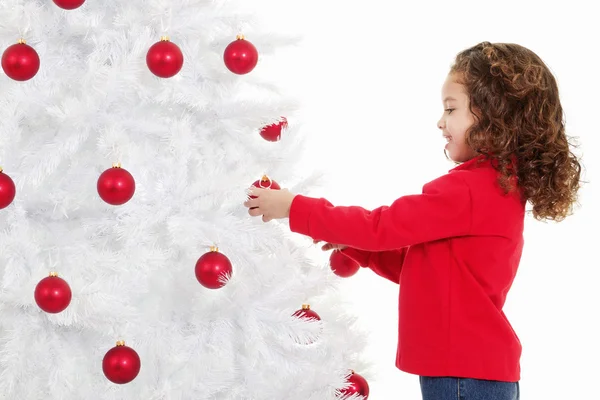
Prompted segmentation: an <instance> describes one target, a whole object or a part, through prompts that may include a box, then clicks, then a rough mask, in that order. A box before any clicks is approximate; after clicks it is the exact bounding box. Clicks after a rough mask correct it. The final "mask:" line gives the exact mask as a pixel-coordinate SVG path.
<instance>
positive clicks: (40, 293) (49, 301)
mask: <svg viewBox="0 0 600 400" xmlns="http://www.w3.org/2000/svg"><path fill="white" fill-rule="evenodd" d="M71 296H72V294H71V288H70V287H69V284H68V283H67V282H66V281H65V280H64V279H62V278H59V277H58V274H57V273H56V272H50V276H47V277H46V278H44V279H42V280H41V281H40V282H39V283H38V284H37V285H36V287H35V291H34V294H33V297H34V299H35V302H36V303H37V305H38V306H39V307H40V308H41V309H42V310H43V311H45V312H47V313H50V314H57V313H59V312H62V311H64V310H65V309H66V308H67V307H68V306H69V304H70V303H71Z"/></svg>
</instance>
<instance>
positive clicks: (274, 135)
mask: <svg viewBox="0 0 600 400" xmlns="http://www.w3.org/2000/svg"><path fill="white" fill-rule="evenodd" d="M287 127H288V123H287V119H286V118H285V117H281V121H279V122H276V123H274V124H269V125H266V126H264V127H263V128H262V129H261V130H260V136H262V138H263V139H265V140H267V141H269V142H277V141H278V140H280V139H281V132H282V131H283V130H284V129H287Z"/></svg>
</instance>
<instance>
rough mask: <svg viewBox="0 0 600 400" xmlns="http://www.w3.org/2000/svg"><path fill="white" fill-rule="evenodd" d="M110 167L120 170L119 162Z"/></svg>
mask: <svg viewBox="0 0 600 400" xmlns="http://www.w3.org/2000/svg"><path fill="white" fill-rule="evenodd" d="M112 167H113V168H121V163H120V162H116V163H113V165H112Z"/></svg>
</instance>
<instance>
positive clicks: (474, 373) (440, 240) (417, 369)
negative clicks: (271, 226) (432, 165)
mask: <svg viewBox="0 0 600 400" xmlns="http://www.w3.org/2000/svg"><path fill="white" fill-rule="evenodd" d="M479 161H481V162H479ZM497 177H498V173H497V172H496V170H495V169H494V168H493V167H492V165H491V162H490V161H487V160H484V159H483V158H482V157H478V158H475V159H472V160H470V161H467V162H465V163H463V164H460V165H459V166H457V167H456V168H454V169H452V170H450V171H449V173H448V174H446V175H443V176H441V177H440V178H437V179H435V180H434V181H432V182H429V183H427V184H426V185H425V186H424V187H423V193H422V194H419V195H409V196H403V197H400V198H399V199H397V200H395V201H394V202H393V203H392V204H391V205H390V206H383V207H379V208H377V209H375V210H373V211H368V210H365V209H363V208H361V207H356V206H351V207H340V206H338V207H334V206H333V205H331V203H329V202H328V201H327V200H325V199H316V198H309V197H305V196H300V195H297V196H296V197H295V198H294V200H293V202H292V206H291V209H290V218H289V224H290V229H291V230H292V231H293V232H297V233H301V234H304V235H307V236H310V237H311V238H313V239H318V240H322V241H325V242H330V243H336V244H342V245H346V246H348V247H349V248H347V249H345V250H344V253H345V254H346V255H348V256H349V257H351V258H353V259H355V260H356V261H357V262H358V263H359V264H361V265H362V266H364V267H368V268H370V269H372V270H373V271H375V273H377V274H379V275H381V276H383V277H384V278H387V279H389V280H391V281H392V282H395V283H399V284H400V296H399V331H398V351H397V358H396V366H397V367H398V368H399V369H400V370H402V371H405V372H408V373H412V374H416V375H422V376H453V377H466V378H475V379H488V380H497V381H507V382H516V381H518V380H520V357H521V343H520V341H519V339H518V337H517V335H516V334H515V332H514V331H513V329H512V327H511V325H510V323H509V322H508V320H507V319H506V317H505V315H504V313H503V312H502V307H503V306H504V302H505V300H506V295H507V292H508V290H509V289H510V287H511V285H512V282H513V279H514V278H515V274H516V272H517V268H518V265H519V261H520V258H521V251H522V248H523V225H524V217H525V202H524V201H523V200H522V199H521V197H520V196H519V195H518V194H517V192H512V193H511V194H508V195H505V194H503V192H502V189H501V188H500V186H499V184H498V183H497Z"/></svg>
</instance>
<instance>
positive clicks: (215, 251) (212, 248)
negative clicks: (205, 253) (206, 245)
mask: <svg viewBox="0 0 600 400" xmlns="http://www.w3.org/2000/svg"><path fill="white" fill-rule="evenodd" d="M210 251H211V252H214V253H218V252H219V248H218V247H217V246H210Z"/></svg>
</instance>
